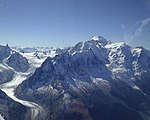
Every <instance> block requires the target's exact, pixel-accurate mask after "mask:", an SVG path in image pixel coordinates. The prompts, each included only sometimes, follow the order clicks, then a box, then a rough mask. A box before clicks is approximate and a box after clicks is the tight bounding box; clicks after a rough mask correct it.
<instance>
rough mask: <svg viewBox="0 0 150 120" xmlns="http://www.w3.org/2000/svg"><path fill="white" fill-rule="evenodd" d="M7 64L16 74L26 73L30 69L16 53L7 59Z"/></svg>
mask: <svg viewBox="0 0 150 120" xmlns="http://www.w3.org/2000/svg"><path fill="white" fill-rule="evenodd" d="M7 64H8V65H9V66H10V67H12V68H14V69H15V70H16V71H18V72H26V71H27V70H28V69H29V67H30V65H29V63H28V60H27V59H26V58H25V57H23V56H22V55H20V54H19V53H16V52H15V53H13V54H12V55H11V56H10V57H9V59H8V60H7Z"/></svg>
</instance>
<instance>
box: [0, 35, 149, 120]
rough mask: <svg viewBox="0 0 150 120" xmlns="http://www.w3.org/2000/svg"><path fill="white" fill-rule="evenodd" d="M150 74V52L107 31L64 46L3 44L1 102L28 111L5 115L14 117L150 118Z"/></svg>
mask: <svg viewBox="0 0 150 120" xmlns="http://www.w3.org/2000/svg"><path fill="white" fill-rule="evenodd" d="M149 75H150V51H148V50H146V49H144V48H143V47H134V48H133V47H131V46H128V45H127V44H125V43H114V42H111V41H108V40H107V39H105V38H103V37H101V36H93V37H92V38H91V39H90V40H88V41H86V42H79V43H77V44H76V45H75V46H72V47H68V48H64V49H60V48H57V49H55V48H52V47H47V48H43V47H39V48H21V47H12V48H10V47H9V46H8V45H6V46H0V84H1V85H0V89H1V90H2V91H1V93H0V95H1V94H2V95H5V96H6V97H5V98H0V105H3V102H1V101H10V103H11V104H12V106H11V107H13V108H14V109H11V108H10V111H11V112H14V113H16V112H15V110H20V109H21V110H20V111H19V112H22V113H24V114H13V115H12V114H6V113H5V112H4V111H3V110H1V109H0V114H1V115H2V116H4V118H6V119H13V120H14V119H15V120H17V119H19V120H26V119H28V120H29V119H31V120H32V119H33V120H34V119H35V120H101V119H102V120H149V119H150V87H149V86H150V76H149ZM9 87H10V88H11V89H12V91H9V90H8V89H10V88H9ZM4 92H5V93H6V94H5V93H4ZM9 97H10V98H9ZM6 98H7V99H6ZM8 99H10V100H8ZM18 102H19V103H18ZM15 107H16V108H15ZM8 108H9V107H8ZM8 116H9V117H10V118H9V117H8ZM12 116H13V117H12ZM30 116H31V117H30ZM33 116H34V117H33Z"/></svg>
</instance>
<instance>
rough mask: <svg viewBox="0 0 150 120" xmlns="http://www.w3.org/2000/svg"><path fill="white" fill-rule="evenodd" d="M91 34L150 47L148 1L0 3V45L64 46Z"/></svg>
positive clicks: (5, 0) (6, 0)
mask: <svg viewBox="0 0 150 120" xmlns="http://www.w3.org/2000/svg"><path fill="white" fill-rule="evenodd" d="M93 35H100V36H103V37H105V38H107V39H111V40H112V41H124V42H127V43H129V44H132V45H143V46H145V47H147V48H150V0H0V44H6V43H8V44H10V45H11V46H14V45H18V46H19V45H23V46H30V47H31V46H53V47H64V46H70V45H74V44H75V43H77V42H79V41H86V40H88V39H90V37H91V36H93Z"/></svg>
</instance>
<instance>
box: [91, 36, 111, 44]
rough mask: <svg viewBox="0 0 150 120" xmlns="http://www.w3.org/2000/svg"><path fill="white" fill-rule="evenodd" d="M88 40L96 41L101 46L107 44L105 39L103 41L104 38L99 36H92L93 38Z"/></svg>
mask: <svg viewBox="0 0 150 120" xmlns="http://www.w3.org/2000/svg"><path fill="white" fill-rule="evenodd" d="M90 40H91V41H97V42H99V43H100V44H101V45H106V44H107V43H108V41H107V39H105V38H104V37H101V36H93V37H91V39H90Z"/></svg>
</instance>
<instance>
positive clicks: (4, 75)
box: [0, 64, 14, 84]
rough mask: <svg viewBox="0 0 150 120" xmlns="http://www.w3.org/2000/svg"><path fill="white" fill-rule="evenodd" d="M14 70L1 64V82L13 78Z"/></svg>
mask: <svg viewBox="0 0 150 120" xmlns="http://www.w3.org/2000/svg"><path fill="white" fill-rule="evenodd" d="M13 75H14V71H12V70H10V69H8V68H6V67H5V66H4V65H2V64H0V84H2V83H6V82H8V81H10V80H12V78H13Z"/></svg>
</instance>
